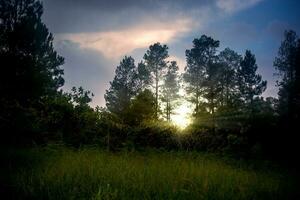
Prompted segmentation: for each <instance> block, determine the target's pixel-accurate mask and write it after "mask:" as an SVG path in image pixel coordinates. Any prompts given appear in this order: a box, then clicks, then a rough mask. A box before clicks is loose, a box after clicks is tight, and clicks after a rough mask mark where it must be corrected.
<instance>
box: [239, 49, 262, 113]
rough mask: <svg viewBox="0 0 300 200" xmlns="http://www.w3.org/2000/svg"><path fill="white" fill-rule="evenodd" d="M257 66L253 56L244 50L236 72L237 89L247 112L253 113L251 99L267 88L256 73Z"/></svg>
mask: <svg viewBox="0 0 300 200" xmlns="http://www.w3.org/2000/svg"><path fill="white" fill-rule="evenodd" d="M256 70H257V64H256V59H255V55H254V54H252V53H251V51H250V50H246V52H245V56H244V58H243V60H242V61H241V64H240V67H239V68H238V71H237V76H238V88H239V93H240V98H241V100H242V101H243V102H244V103H245V105H246V107H247V110H249V111H250V112H251V113H253V109H252V106H253V99H254V97H256V96H258V95H260V94H262V93H263V92H264V91H265V90H266V87H267V81H263V80H262V77H261V75H259V74H257V73H256Z"/></svg>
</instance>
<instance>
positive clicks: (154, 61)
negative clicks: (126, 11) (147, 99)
mask: <svg viewBox="0 0 300 200" xmlns="http://www.w3.org/2000/svg"><path fill="white" fill-rule="evenodd" d="M168 57H169V54H168V47H167V45H161V44H160V43H155V44H153V45H150V47H149V49H148V50H147V52H146V53H145V55H144V60H145V66H146V70H147V72H148V75H149V76H150V78H147V80H152V81H151V82H150V83H153V82H154V90H155V118H156V119H158V113H159V102H158V100H159V99H158V97H159V88H160V85H159V80H160V79H161V77H162V75H163V73H164V70H165V69H166V68H167V61H166V59H167V58H168ZM148 82H149V81H148Z"/></svg>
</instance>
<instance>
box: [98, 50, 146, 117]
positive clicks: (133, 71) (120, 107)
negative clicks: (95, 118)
mask: <svg viewBox="0 0 300 200" xmlns="http://www.w3.org/2000/svg"><path fill="white" fill-rule="evenodd" d="M115 73H116V75H115V77H114V80H113V81H112V82H110V88H109V90H106V94H105V96H104V98H105V100H106V106H107V108H108V110H109V111H110V112H112V113H114V114H116V115H117V116H119V117H120V118H121V119H124V118H125V117H126V116H125V115H126V110H127V109H128V108H129V106H130V101H131V99H132V98H133V97H134V96H135V95H136V94H137V92H138V91H139V89H140V85H139V82H138V74H137V68H136V66H135V64H134V59H133V58H132V57H127V56H125V58H124V59H123V60H122V61H121V62H120V65H119V66H117V69H116V72H115Z"/></svg>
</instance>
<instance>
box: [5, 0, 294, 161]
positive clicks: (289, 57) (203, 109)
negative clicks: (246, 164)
mask: <svg viewBox="0 0 300 200" xmlns="http://www.w3.org/2000/svg"><path fill="white" fill-rule="evenodd" d="M42 13H43V7H42V4H41V3H40V2H39V1H36V0H20V1H12V0H6V1H1V4H0V62H1V66H2V72H1V79H0V93H1V98H0V128H1V137H2V139H1V141H2V143H3V144H19V145H20V144H21V145H24V144H32V143H36V144H45V143H48V142H63V143H65V144H67V145H72V146H75V147H79V146H81V145H97V146H99V147H102V148H107V149H108V150H117V149H124V148H126V149H139V148H145V147H155V148H164V149H183V150H206V151H207V150H209V151H210V150H212V151H226V152H234V153H242V154H243V155H250V154H255V155H264V154H265V155H273V156H275V157H280V155H285V156H286V155H291V156H292V155H294V153H295V152H297V150H298V148H297V142H296V141H297V140H296V130H297V128H298V123H299V107H300V105H299V102H300V100H299V97H300V89H299V87H300V84H299V80H300V79H299V60H300V59H299V53H300V40H299V38H298V36H297V35H296V33H295V32H294V31H286V32H285V34H284V40H283V41H282V44H281V46H280V48H279V52H278V56H277V57H276V58H275V61H274V66H275V68H276V69H277V72H278V76H279V81H278V87H279V93H278V99H277V98H272V97H269V98H263V97H261V94H262V93H263V92H264V91H265V90H266V87H267V82H266V81H264V80H263V78H262V77H261V75H259V74H258V73H257V68H258V66H257V64H256V59H255V55H254V54H253V53H252V52H251V51H250V50H246V51H245V53H244V55H239V54H238V53H237V52H235V51H233V50H231V49H229V48H226V49H224V50H222V51H220V49H218V48H219V45H220V42H219V41H217V40H215V39H213V38H211V37H208V36H206V35H202V36H201V37H200V38H197V39H194V40H193V46H192V48H191V49H188V50H186V61H187V63H186V67H185V70H184V72H183V73H182V74H180V73H179V68H178V65H177V63H176V62H175V61H169V59H168V57H169V54H168V47H167V46H166V45H163V44H160V43H155V44H153V45H151V46H150V47H149V49H148V50H147V51H146V53H145V55H144V57H143V60H142V61H140V62H139V63H138V64H137V65H136V64H135V61H134V59H133V58H132V57H130V56H125V57H124V58H123V59H122V60H121V62H120V64H119V65H118V66H117V68H116V71H115V77H114V79H113V80H112V81H111V82H110V88H109V89H108V90H107V91H106V94H105V100H106V108H100V107H96V108H91V107H90V106H89V103H90V102H91V101H92V97H93V94H92V93H91V92H90V91H88V90H84V89H83V88H82V87H79V88H75V87H74V88H73V89H72V90H71V91H70V92H64V91H62V90H61V87H62V86H63V84H64V79H63V69H62V67H61V66H62V65H63V63H64V59H63V58H62V57H61V56H60V55H58V54H57V52H56V51H55V50H54V48H53V35H52V34H51V33H50V32H49V31H48V29H47V27H46V25H45V24H44V23H43V22H42V20H41V16H42ZM180 89H181V90H184V91H185V94H184V96H182V95H180V92H179V90H180ZM183 99H186V100H188V101H190V102H191V104H192V105H193V107H194V112H193V122H192V124H191V125H190V126H189V127H187V128H186V129H185V130H184V134H178V132H180V131H179V130H178V129H177V128H176V126H174V125H172V123H170V122H171V118H172V115H173V114H174V110H175V109H176V107H177V106H179V105H180V103H181V102H182V100H183Z"/></svg>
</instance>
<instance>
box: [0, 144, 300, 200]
mask: <svg viewBox="0 0 300 200" xmlns="http://www.w3.org/2000/svg"><path fill="white" fill-rule="evenodd" d="M1 157H2V159H4V161H5V165H2V170H1V179H2V181H1V182H2V184H1V185H2V186H3V187H2V188H3V191H2V192H1V193H2V195H6V196H7V199H239V200H240V199H295V198H297V197H299V190H298V189H299V188H298V186H299V183H298V180H299V177H298V175H296V174H294V173H292V172H291V171H287V170H284V168H282V167H279V166H277V165H274V164H272V163H270V162H266V161H261V162H259V161H241V160H236V159H232V158H225V157H222V156H220V155H215V154H210V153H199V152H180V151H177V152H166V151H159V150H145V151H140V152H125V151H122V152H114V153H113V152H107V151H103V150H99V149H96V148H81V149H79V150H78V149H77V150H76V149H71V148H67V147H63V146H57V145H56V146H55V145H54V146H53V145H52V146H47V147H37V148H30V149H18V150H16V149H14V150H7V149H6V150H1Z"/></svg>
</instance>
